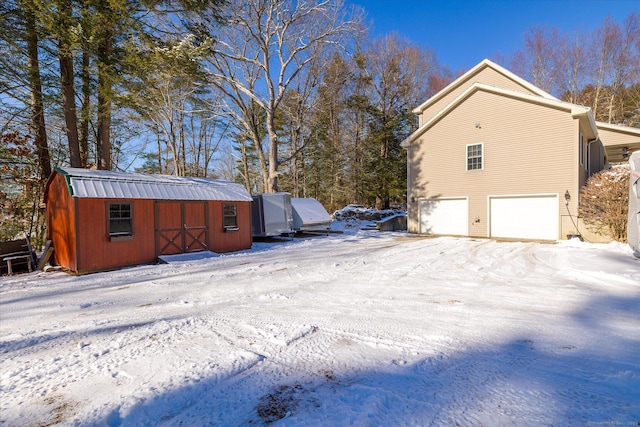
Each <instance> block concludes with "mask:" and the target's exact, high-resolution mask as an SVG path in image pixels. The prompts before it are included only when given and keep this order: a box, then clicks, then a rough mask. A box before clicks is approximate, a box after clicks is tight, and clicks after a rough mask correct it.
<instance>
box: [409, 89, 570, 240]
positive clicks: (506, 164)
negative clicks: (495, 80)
mask: <svg viewBox="0 0 640 427" xmlns="http://www.w3.org/2000/svg"><path fill="white" fill-rule="evenodd" d="M502 85H503V86H504V82H502ZM476 124H479V127H476ZM578 129H579V124H578V120H577V119H574V118H573V117H572V116H571V114H570V113H569V112H568V111H566V110H561V109H555V108H550V107H549V106H541V105H538V104H533V103H529V102H524V101H522V100H520V99H513V98H509V97H506V96H502V95H498V94H493V93H488V92H485V91H477V92H474V93H473V94H472V95H470V97H469V98H467V99H466V100H465V101H464V102H463V103H461V104H460V105H458V106H456V107H455V108H453V109H452V110H451V111H450V112H449V113H448V114H447V115H445V116H444V117H443V118H442V119H441V120H439V121H438V122H437V123H436V124H434V125H433V126H432V127H431V128H430V129H428V130H427V131H426V132H425V133H424V134H423V135H422V136H421V137H420V138H419V139H418V140H416V141H414V142H413V143H412V144H411V147H410V148H409V162H410V166H409V179H410V188H411V190H412V193H411V194H410V195H409V200H410V201H411V200H413V199H415V200H417V199H421V198H429V197H436V196H441V197H464V196H468V197H469V215H468V218H469V221H470V224H469V234H470V235H471V236H487V235H488V220H489V219H488V212H489V211H488V209H489V208H488V196H489V195H492V196H497V195H518V194H523V195H524V194H527V195H532V194H551V193H557V194H559V195H560V199H561V200H564V193H565V191H566V190H567V189H568V190H570V191H571V192H572V193H574V192H575V191H576V190H577V188H574V187H577V186H576V184H575V183H576V182H577V179H576V178H577V177H576V175H575V174H576V172H577V171H576V169H577V168H576V166H575V164H576V163H577V154H578V151H577V147H578ZM476 143H483V144H484V158H483V165H484V166H483V169H482V170H472V171H467V170H466V146H467V145H468V144H476ZM574 159H575V161H574ZM572 186H573V187H572ZM572 197H573V199H572V202H573V201H574V200H575V201H576V202H577V198H578V195H577V194H572ZM412 198H413V199H412ZM410 206H411V207H414V205H413V204H412V205H410ZM560 209H563V210H564V209H565V206H564V203H561V204H560V206H559V218H558V220H559V221H560V214H562V212H560ZM412 210H415V209H412ZM514 215H517V213H514ZM475 218H479V219H480V222H478V223H476V222H474V219H475ZM409 220H410V231H414V230H415V224H414V223H413V222H414V221H415V215H411V216H410V218H409Z"/></svg>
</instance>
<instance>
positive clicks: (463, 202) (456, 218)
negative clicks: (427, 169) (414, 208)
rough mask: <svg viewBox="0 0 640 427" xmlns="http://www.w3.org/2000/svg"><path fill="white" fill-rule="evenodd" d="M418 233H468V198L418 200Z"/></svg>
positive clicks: (459, 234) (457, 234)
mask: <svg viewBox="0 0 640 427" xmlns="http://www.w3.org/2000/svg"><path fill="white" fill-rule="evenodd" d="M419 212H420V233H421V234H444V235H454V236H467V235H469V198H468V197H451V198H449V197H447V198H445V197H443V198H437V199H421V200H420V201H419Z"/></svg>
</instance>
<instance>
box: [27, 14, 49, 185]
mask: <svg viewBox="0 0 640 427" xmlns="http://www.w3.org/2000/svg"><path fill="white" fill-rule="evenodd" d="M25 9H26V8H25ZM25 19H26V39H27V51H28V56H29V85H30V89H31V119H32V126H33V132H34V138H35V145H36V151H37V153H38V163H39V166H40V179H41V180H42V181H46V180H47V179H48V178H49V175H51V156H50V154H49V146H48V143H47V128H46V125H45V121H44V103H43V101H42V83H41V79H40V65H39V62H38V34H37V33H36V22H35V16H34V15H33V13H31V11H28V10H27V11H25Z"/></svg>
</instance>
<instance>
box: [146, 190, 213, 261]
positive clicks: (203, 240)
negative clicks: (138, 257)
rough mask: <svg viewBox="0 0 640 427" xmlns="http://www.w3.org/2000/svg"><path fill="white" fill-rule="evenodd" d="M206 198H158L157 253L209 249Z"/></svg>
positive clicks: (156, 221) (178, 252)
mask: <svg viewBox="0 0 640 427" xmlns="http://www.w3.org/2000/svg"><path fill="white" fill-rule="evenodd" d="M206 208H207V203H206V202H171V201H167V202H165V201H156V212H155V223H156V253H157V254H158V255H174V254H180V253H186V252H197V251H203V250H207V249H208V248H209V245H208V244H207V222H206V218H207V216H206Z"/></svg>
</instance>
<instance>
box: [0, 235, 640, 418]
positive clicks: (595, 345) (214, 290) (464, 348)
mask: <svg viewBox="0 0 640 427" xmlns="http://www.w3.org/2000/svg"><path fill="white" fill-rule="evenodd" d="M0 304H1V305H0V316H1V317H0V379H1V384H0V424H1V425H2V426H43V425H56V424H62V425H78V426H94V425H95V426H97V425H107V426H119V425H123V426H139V425H148V426H151V425H170V426H192V425H219V426H245V425H264V424H269V423H273V425H282V426H297V425H311V426H314V425H317V426H326V425H355V426H374V425H384V426H399V425H421V426H422V425H425V426H428V425H434V426H440V425H447V426H448V425H461V426H480V425H482V426H511V425H514V426H515V425H517V426H527V425H530V426H540V425H554V426H565V425H566V426H577V425H594V426H597V425H638V423H639V422H640V261H639V260H636V259H635V258H634V257H633V256H632V254H631V250H630V249H629V247H627V246H626V245H622V244H616V243H613V244H607V245H602V244H589V243H581V242H578V241H569V242H560V243H558V244H542V243H522V242H509V243H504V242H496V241H491V240H482V239H466V238H445V237H442V238H421V237H417V236H410V235H407V234H403V233H388V234H381V233H378V232H375V231H359V232H356V233H345V234H344V235H330V236H321V237H314V238H309V239H295V240H293V241H283V242H271V243H256V244H255V245H254V248H253V249H252V250H250V251H245V252H241V253H233V254H225V255H221V256H218V257H208V258H201V259H191V260H189V259H182V260H177V261H174V262H172V263H169V264H164V265H146V266H139V267H135V268H128V269H124V270H120V271H114V272H107V273H98V274H91V275H87V276H82V277H74V276H70V275H67V274H65V273H62V272H53V273H44V272H38V273H32V274H22V275H16V276H12V277H1V278H0Z"/></svg>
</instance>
